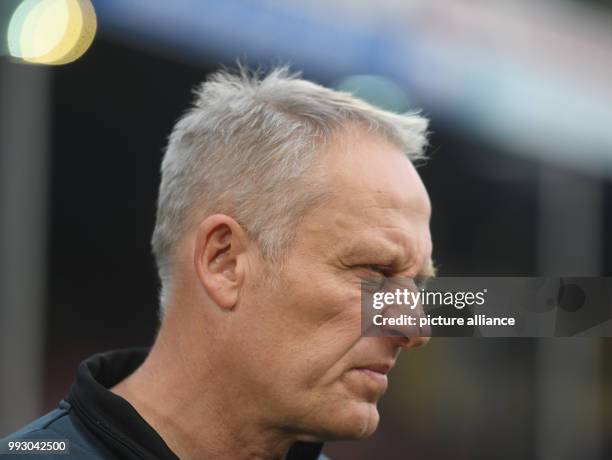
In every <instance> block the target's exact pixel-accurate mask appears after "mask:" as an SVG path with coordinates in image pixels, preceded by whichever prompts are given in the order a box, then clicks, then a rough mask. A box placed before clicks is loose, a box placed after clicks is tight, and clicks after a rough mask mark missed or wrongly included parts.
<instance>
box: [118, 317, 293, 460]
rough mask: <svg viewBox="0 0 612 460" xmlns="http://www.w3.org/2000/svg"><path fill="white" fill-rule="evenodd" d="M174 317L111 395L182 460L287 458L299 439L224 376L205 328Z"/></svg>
mask: <svg viewBox="0 0 612 460" xmlns="http://www.w3.org/2000/svg"><path fill="white" fill-rule="evenodd" d="M169 310H172V309H169ZM174 316H175V314H174V313H173V312H171V311H168V312H167V317H166V318H165V319H164V322H163V324H162V327H161V330H160V332H159V334H158V337H157V340H156V342H155V345H154V346H153V348H152V350H151V352H150V354H149V356H148V357H147V359H146V361H145V362H144V363H143V364H142V366H141V367H139V368H138V369H137V370H136V371H135V372H134V373H133V374H132V375H130V376H128V377H127V378H126V379H124V380H123V381H122V382H120V383H119V384H117V385H116V386H115V387H113V388H111V391H112V392H113V393H115V394H117V395H119V396H121V397H122V398H124V399H125V400H127V401H128V402H129V403H130V404H131V405H132V406H133V407H134V408H135V409H136V411H138V413H139V414H140V415H141V416H142V417H143V418H144V419H145V421H146V422H147V423H148V424H149V425H151V426H152V427H153V429H154V430H155V431H157V433H158V434H159V435H160V436H161V437H162V438H163V439H164V441H165V442H166V444H167V445H168V447H170V449H171V450H172V451H173V452H174V453H175V454H176V455H177V456H178V457H179V458H181V459H199V458H207V459H227V458H236V459H242V458H245V459H246V458H249V459H283V458H285V456H286V454H287V452H288V450H289V448H290V447H291V445H292V444H293V443H294V442H295V441H296V439H295V438H294V437H293V436H291V435H288V434H287V433H283V432H282V430H279V429H276V428H274V427H272V426H270V425H269V424H267V423H266V421H265V416H266V415H269V414H262V413H257V412H261V411H260V410H258V409H256V405H255V404H253V401H255V400H256V395H250V394H248V389H245V388H244V387H240V385H239V383H240V382H236V381H235V380H236V379H231V378H230V377H231V376H224V375H223V372H222V369H223V366H218V365H215V360H214V359H212V357H213V356H214V355H215V354H216V353H215V345H214V344H212V343H210V342H209V343H207V344H204V343H202V342H201V336H202V335H205V334H206V332H205V331H204V329H203V328H202V324H201V323H200V324H199V325H198V324H197V321H189V322H188V321H181V323H182V324H178V321H177V318H174ZM175 323H176V324H175ZM175 326H176V327H175ZM181 328H182V329H181ZM196 330H199V335H198V334H195V335H194V333H195V332H196ZM216 355H217V356H218V354H216ZM221 356H222V355H221ZM245 421H248V423H245Z"/></svg>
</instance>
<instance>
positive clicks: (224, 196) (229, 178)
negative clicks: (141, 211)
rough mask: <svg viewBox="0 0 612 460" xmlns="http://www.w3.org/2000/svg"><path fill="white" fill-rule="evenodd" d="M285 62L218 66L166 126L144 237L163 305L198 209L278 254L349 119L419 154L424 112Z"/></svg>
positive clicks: (268, 253)
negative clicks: (342, 88) (149, 229)
mask: <svg viewBox="0 0 612 460" xmlns="http://www.w3.org/2000/svg"><path fill="white" fill-rule="evenodd" d="M299 77H300V76H299V74H297V73H290V72H289V70H288V68H287V67H280V68H276V69H273V70H272V71H270V72H269V73H268V74H267V75H262V74H261V73H260V72H257V71H249V70H247V69H245V68H244V67H239V69H238V70H237V72H235V73H232V72H230V71H226V70H223V71H219V72H217V73H215V74H213V75H211V76H210V77H209V78H208V79H207V80H206V81H205V82H204V83H202V84H201V85H200V86H199V87H198V88H197V90H196V91H195V101H194V104H193V106H192V107H191V108H190V109H189V110H188V111H187V112H186V113H185V114H184V115H183V116H182V117H181V118H180V119H179V120H178V122H177V123H176V125H175V126H174V129H173V130H172V133H171V134H170V138H169V142H168V146H167V148H166V152H165V155H164V159H163V162H162V165H161V185H160V188H159V200H158V206H157V220H156V224H155V230H154V232H153V237H152V240H151V244H152V247H153V254H154V255H155V259H156V262H157V266H158V270H159V276H160V280H161V295H160V301H161V310H160V312H161V315H163V313H164V311H165V308H166V301H167V293H168V292H169V287H170V285H171V282H172V272H173V269H172V267H173V255H174V253H175V249H176V247H177V245H178V243H179V242H180V240H181V238H182V237H183V236H184V235H185V234H186V232H187V231H189V230H190V229H192V228H193V226H194V225H197V224H198V223H199V222H201V220H203V219H204V218H205V217H206V216H208V215H212V214H216V213H222V214H227V215H229V216H231V217H232V218H234V219H235V220H236V221H237V222H238V223H239V224H240V225H241V226H242V227H243V228H244V229H245V231H246V232H247V234H248V235H249V236H250V237H251V238H253V240H254V241H256V242H257V243H258V245H259V247H260V249H261V253H262V256H263V257H264V258H265V259H267V260H270V261H272V260H274V261H277V262H281V261H282V259H283V255H284V254H286V252H287V251H286V250H287V249H288V247H289V246H290V243H291V241H292V239H293V237H294V236H295V229H296V227H297V225H298V223H299V221H300V218H301V217H303V216H304V215H305V214H306V212H307V211H308V210H309V209H310V208H312V207H313V206H315V205H317V203H320V202H321V200H323V199H324V198H325V196H327V195H328V193H329V189H330V185H331V184H327V183H325V181H324V179H323V178H322V177H321V175H320V174H319V175H316V174H314V173H313V168H312V167H313V164H314V162H315V160H316V158H317V157H318V156H319V155H320V154H322V153H323V152H324V151H325V147H326V146H328V145H329V144H330V142H332V141H333V140H334V138H337V137H338V135H339V134H341V133H342V132H343V131H345V130H347V129H348V128H350V127H353V126H359V127H362V129H365V130H368V131H369V132H372V133H377V134H380V135H382V136H384V137H385V138H387V139H388V140H390V141H391V142H393V143H394V144H396V145H397V146H398V147H400V148H401V149H402V150H403V151H404V152H405V154H406V155H407V156H408V158H410V159H411V160H413V161H414V160H417V159H422V158H423V157H424V153H423V150H424V148H425V145H426V129H427V119H425V118H423V117H422V116H419V115H418V114H416V113H408V114H396V113H392V112H388V111H385V110H381V109H379V108H377V107H374V106H373V105H370V104H368V103H366V102H364V101H362V100H360V99H358V98H356V97H354V96H352V95H351V94H349V93H345V92H339V91H334V90H332V89H329V88H325V87H323V86H320V85H317V84H315V83H312V82H310V81H306V80H303V79H301V78H299Z"/></svg>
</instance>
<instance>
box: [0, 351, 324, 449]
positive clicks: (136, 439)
mask: <svg viewBox="0 0 612 460" xmlns="http://www.w3.org/2000/svg"><path fill="white" fill-rule="evenodd" d="M147 353H148V349H145V348H141V349H128V350H118V351H111V352H107V353H99V354H97V355H94V356H92V357H90V358H88V359H86V360H85V361H83V362H82V363H81V364H80V365H79V368H78V370H77V375H76V380H75V382H74V383H73V385H72V387H71V389H70V392H69V394H68V396H67V397H66V398H65V399H63V400H61V401H60V403H59V406H58V408H57V409H55V410H52V411H51V412H49V413H48V414H46V415H44V416H42V417H41V418H39V419H37V420H35V421H34V422H32V423H30V424H29V425H27V426H26V427H24V428H22V429H21V430H19V431H17V432H15V433H13V434H11V435H9V436H8V437H6V438H4V439H2V440H1V441H0V452H5V451H6V449H7V445H8V442H9V441H23V440H31V439H33V440H43V439H44V440H58V439H67V440H68V441H69V451H70V453H69V455H65V454H51V453H46V454H43V455H36V456H35V458H41V457H42V458H47V459H48V458H57V459H58V460H61V459H63V460H66V459H70V460H81V459H82V460H91V459H174V460H175V459H177V458H178V457H177V456H176V455H175V454H174V453H173V452H172V451H171V450H170V448H169V447H168V446H167V445H166V443H165V442H164V440H163V439H162V438H161V437H160V436H159V435H158V434H157V432H156V431H155V430H154V429H153V428H152V427H151V426H150V425H149V424H148V423H147V422H146V421H145V420H144V419H143V418H142V417H141V416H140V415H139V414H138V412H136V410H135V409H134V408H133V407H132V406H131V405H130V404H129V403H128V402H127V401H126V400H125V399H123V398H121V397H119V396H117V395H116V394H114V393H112V392H111V391H110V390H109V388H111V387H112V386H114V385H115V384H117V383H118V382H120V381H121V380H123V378H125V377H126V376H128V375H129V374H131V373H132V372H133V371H134V370H135V369H136V368H137V367H138V366H140V364H141V363H142V362H143V361H144V359H145V358H146V356H147ZM322 447H323V445H322V444H308V443H296V444H295V445H294V446H293V447H292V448H291V449H290V451H289V454H288V455H287V460H316V459H319V460H323V459H325V458H326V457H325V456H324V455H322V454H321V449H322ZM10 457H11V456H5V455H2V458H10ZM15 458H17V456H16V455H15ZM19 458H23V457H22V456H21V455H19Z"/></svg>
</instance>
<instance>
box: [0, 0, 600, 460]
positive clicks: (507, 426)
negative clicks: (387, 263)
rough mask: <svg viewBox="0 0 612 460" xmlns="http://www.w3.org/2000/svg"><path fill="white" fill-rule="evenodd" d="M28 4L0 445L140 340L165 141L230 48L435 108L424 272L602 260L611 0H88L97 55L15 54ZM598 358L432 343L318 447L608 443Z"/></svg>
mask: <svg viewBox="0 0 612 460" xmlns="http://www.w3.org/2000/svg"><path fill="white" fill-rule="evenodd" d="M28 1H29V2H30V3H32V0H28ZM22 3H24V2H20V1H18V0H2V2H0V39H1V45H0V52H1V54H2V56H1V57H0V437H2V436H3V435H6V434H8V433H9V432H11V431H12V430H14V429H16V428H17V427H19V426H20V425H22V424H24V423H26V422H27V421H30V420H32V419H34V418H36V417H38V416H40V415H42V414H43V413H45V412H46V411H48V410H51V409H52V408H54V407H55V406H56V405H57V402H58V401H59V399H61V398H62V397H63V396H64V395H65V394H66V392H67V391H68V389H69V386H70V383H71V381H72V379H73V376H74V371H75V369H76V366H77V365H78V363H79V362H80V361H81V360H82V359H84V358H86V357H87V356H89V355H90V354H93V353H95V352H98V351H102V350H107V349H113V348H119V347H126V346H138V345H149V344H151V343H152V340H153V338H154V335H155V332H156V328H157V306H158V305H157V289H158V282H157V277H156V271H155V268H154V262H153V258H152V256H151V254H150V248H149V239H150V236H151V232H152V229H153V223H154V213H155V200H156V194H157V187H158V184H159V165H160V160H161V157H162V153H163V148H164V146H165V143H166V138H167V135H168V134H169V132H170V130H171V128H172V126H173V124H174V122H175V121H176V119H177V118H178V117H179V116H180V115H181V113H182V112H183V111H184V110H185V109H186V107H187V106H188V104H189V103H190V101H191V89H192V88H193V87H194V85H196V84H197V83H198V82H200V81H202V80H203V79H204V78H206V76H207V75H208V74H209V73H210V72H213V71H215V70H216V69H218V68H219V66H220V65H221V64H225V65H228V66H232V65H233V64H234V63H235V60H236V58H242V59H244V60H245V61H247V62H248V63H249V64H250V65H251V66H256V65H263V66H269V65H270V64H276V63H290V64H291V65H292V67H293V69H295V70H302V71H303V74H304V77H305V78H307V79H311V80H313V81H316V82H319V83H322V84H324V85H327V86H331V87H336V88H341V89H344V90H348V91H352V92H354V93H356V94H357V95H358V96H361V97H363V98H365V99H367V100H369V101H371V102H373V103H376V104H378V105H380V106H382V107H385V108H388V109H391V110H396V111H405V110H408V109H413V108H420V109H422V111H423V113H424V115H426V116H427V117H429V118H431V120H432V123H431V131H432V135H431V145H430V148H429V152H430V157H431V159H430V161H429V162H428V164H427V165H426V166H424V167H422V168H420V170H419V171H420V173H421V175H422V177H423V180H424V182H425V184H426V186H427V188H428V190H429V193H430V195H431V199H432V202H433V209H434V212H433V219H432V234H433V239H434V259H435V260H436V261H437V264H438V266H439V270H440V274H441V275H455V276H458V275H513V276H561V275H567V276H571V275H573V276H606V275H608V276H610V275H612V238H610V236H612V85H611V82H612V2H610V1H604V0H600V1H569V0H565V1H564V0H540V1H534V0H531V1H529V0H521V1H503V2H501V1H495V2H491V1H487V0H470V1H468V0H438V1H435V2H433V1H427V0H409V1H400V0H378V1H372V0H350V1H349V0H326V1H320V0H309V1H306V0H294V1H292V2H285V1H279V0H256V1H253V0H198V1H195V0H174V1H166V0H164V1H162V0H98V1H93V2H92V3H93V7H94V8H95V14H96V24H97V33H96V34H95V38H94V39H93V43H92V44H91V47H90V48H89V49H88V50H87V52H86V53H85V54H84V55H83V56H82V57H80V58H78V59H76V58H75V59H76V60H73V62H71V63H68V64H65V65H57V66H56V65H53V66H50V65H43V64H38V65H32V64H25V63H22V62H20V61H19V60H17V59H14V58H11V57H10V56H9V55H10V54H13V55H17V56H19V54H18V51H19V50H17V53H16V50H15V46H14V45H11V42H10V33H9V32H10V31H9V29H10V28H11V26H10V23H11V18H13V19H14V17H15V14H14V13H15V11H16V9H17V7H18V6H19V5H20V4H22ZM34 3H35V2H34ZM32 27H34V29H33V30H36V27H37V26H36V23H34V25H33V26H32ZM5 37H8V39H6V38H5ZM92 37H93V35H92ZM22 52H24V51H23V50H22ZM22 57H23V56H22ZM611 351H612V343H611V342H610V340H609V339H580V338H572V339H499V338H498V339H472V338H455V339H434V340H432V341H431V342H430V344H429V345H428V346H427V347H425V348H423V349H419V350H417V351H414V352H408V353H404V354H403V355H402V357H401V359H400V361H399V364H398V366H397V367H396V369H395V370H394V371H393V375H392V379H391V386H390V389H389V391H388V393H387V394H386V395H385V397H384V399H383V400H382V401H381V403H380V407H381V413H382V422H381V424H380V427H379V429H378V431H377V432H376V434H375V435H374V436H372V437H371V438H369V439H367V440H365V441H360V442H341V443H332V444H329V445H327V447H326V449H325V452H326V453H327V454H328V455H330V456H331V457H332V458H333V459H357V460H359V459H371V458H385V459H404V458H410V459H434V460H435V459H440V460H442V459H454V460H459V459H490V458H495V459H517V458H520V459H551V460H552V459H554V460H559V459H603V458H610V457H612V442H611V441H610V439H612V438H611V437H610V436H609V434H610V431H611V430H612V362H611V360H610V356H612V354H611Z"/></svg>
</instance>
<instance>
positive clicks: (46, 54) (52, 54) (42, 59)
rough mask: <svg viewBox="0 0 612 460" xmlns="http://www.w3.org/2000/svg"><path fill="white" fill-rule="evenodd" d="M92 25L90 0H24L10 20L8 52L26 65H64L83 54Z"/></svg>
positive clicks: (92, 29)
mask: <svg viewBox="0 0 612 460" xmlns="http://www.w3.org/2000/svg"><path fill="white" fill-rule="evenodd" d="M96 26H97V24H96V14H95V11H94V9H93V6H92V4H91V2H90V0H26V1H24V2H22V3H21V4H20V5H19V7H18V8H17V9H16V10H15V12H14V13H13V16H12V17H11V21H10V23H9V29H8V34H7V39H8V45H9V51H10V53H11V55H12V56H14V57H17V58H20V59H22V60H24V61H27V62H33V63H39V64H54V65H57V64H66V63H68V62H72V61H74V60H76V59H78V58H79V57H81V56H82V55H83V54H84V53H85V51H87V49H88V48H89V47H90V45H91V43H92V42H93V38H94V36H95V33H96Z"/></svg>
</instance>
